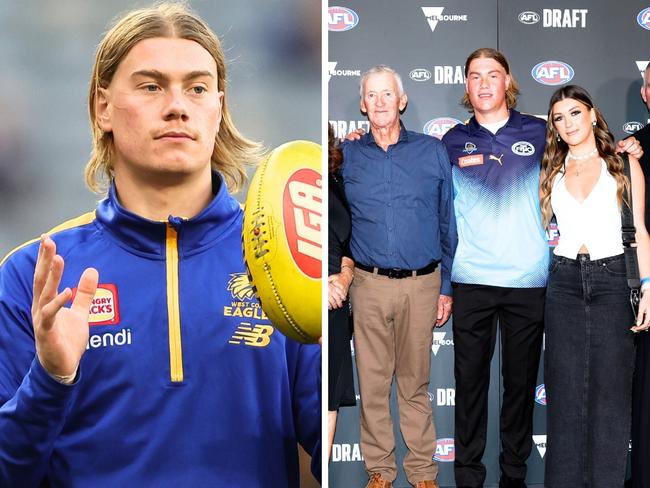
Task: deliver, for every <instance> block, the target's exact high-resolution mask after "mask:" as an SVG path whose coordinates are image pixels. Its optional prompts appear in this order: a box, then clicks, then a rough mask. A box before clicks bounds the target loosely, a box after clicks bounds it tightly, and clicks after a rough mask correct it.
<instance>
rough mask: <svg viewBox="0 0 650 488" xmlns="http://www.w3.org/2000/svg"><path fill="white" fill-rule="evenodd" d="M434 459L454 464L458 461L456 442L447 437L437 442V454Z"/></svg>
mask: <svg viewBox="0 0 650 488" xmlns="http://www.w3.org/2000/svg"><path fill="white" fill-rule="evenodd" d="M433 459H435V460H436V461H439V462H441V463H453V462H454V459H456V448H455V447H454V440H453V439H451V438H449V437H445V438H444V439H438V440H437V441H436V453H435V454H434V455H433Z"/></svg>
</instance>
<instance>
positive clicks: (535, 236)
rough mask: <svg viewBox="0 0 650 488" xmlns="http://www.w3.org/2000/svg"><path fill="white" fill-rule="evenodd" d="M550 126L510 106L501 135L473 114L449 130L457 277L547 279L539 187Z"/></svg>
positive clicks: (500, 282)
mask: <svg viewBox="0 0 650 488" xmlns="http://www.w3.org/2000/svg"><path fill="white" fill-rule="evenodd" d="M545 133H546V123H545V122H544V120H542V119H540V118H537V117H532V116H528V115H522V114H520V113H519V112H517V111H515V110H511V111H510V118H509V120H508V122H507V123H506V125H505V126H503V127H501V128H500V129H499V130H498V131H497V132H496V134H492V133H491V132H490V131H488V130H487V129H485V128H484V127H481V126H480V125H479V124H478V123H477V122H476V119H475V118H472V119H471V120H470V121H469V122H468V123H467V124H458V125H456V126H455V127H453V128H452V129H451V130H450V131H449V132H447V134H445V136H444V138H443V142H444V143H445V146H446V147H447V152H448V153H449V159H450V161H451V164H452V175H453V182H454V208H455V212H456V223H457V226H458V248H457V249H456V255H455V257H454V264H453V268H452V277H451V278H452V281H453V282H457V283H466V284H483V285H491V286H502V287H512V288H534V287H543V286H546V277H547V268H548V259H549V253H548V245H547V240H546V235H545V232H544V229H543V227H542V223H541V211H540V205H539V189H538V188H539V172H540V162H541V159H542V155H543V152H544V144H545Z"/></svg>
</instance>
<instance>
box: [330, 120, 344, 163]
mask: <svg viewBox="0 0 650 488" xmlns="http://www.w3.org/2000/svg"><path fill="white" fill-rule="evenodd" d="M327 164H328V168H329V172H330V173H335V172H336V171H337V170H338V169H339V168H340V167H341V164H343V152H342V151H341V149H339V143H338V140H337V139H336V137H334V131H333V130H332V126H331V125H330V124H327Z"/></svg>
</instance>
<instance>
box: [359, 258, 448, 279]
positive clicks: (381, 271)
mask: <svg viewBox="0 0 650 488" xmlns="http://www.w3.org/2000/svg"><path fill="white" fill-rule="evenodd" d="M438 263H440V261H432V262H431V263H429V264H427V265H426V266H425V267H424V268H420V269H400V268H377V267H375V266H366V265H365V264H361V263H354V266H355V267H356V268H359V269H362V270H364V271H367V272H368V273H377V274H378V275H382V276H388V277H389V278H395V279H398V280H399V279H401V278H411V277H413V276H422V275H427V274H431V273H433V272H434V271H435V270H436V268H437V267H438Z"/></svg>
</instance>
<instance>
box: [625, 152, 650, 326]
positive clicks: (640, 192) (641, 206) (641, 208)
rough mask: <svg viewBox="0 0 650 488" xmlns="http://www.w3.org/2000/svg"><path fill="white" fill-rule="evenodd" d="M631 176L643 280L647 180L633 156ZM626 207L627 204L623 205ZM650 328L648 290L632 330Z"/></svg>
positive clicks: (647, 254) (647, 251) (648, 267)
mask: <svg viewBox="0 0 650 488" xmlns="http://www.w3.org/2000/svg"><path fill="white" fill-rule="evenodd" d="M629 160H630V174H631V176H632V182H631V183H632V203H633V205H632V208H633V217H634V227H636V234H635V239H636V244H637V247H636V252H637V257H638V261H639V276H640V277H641V278H644V277H647V276H650V236H648V231H647V230H646V228H645V179H644V178H643V171H642V170H641V165H639V162H638V161H637V160H636V158H634V157H633V156H629ZM623 205H625V203H623ZM648 327H650V290H648V289H646V290H645V292H643V289H642V296H641V303H640V304H639V315H638V316H637V317H636V325H635V326H634V327H632V329H631V330H633V331H634V332H638V331H640V330H646V329H648Z"/></svg>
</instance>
